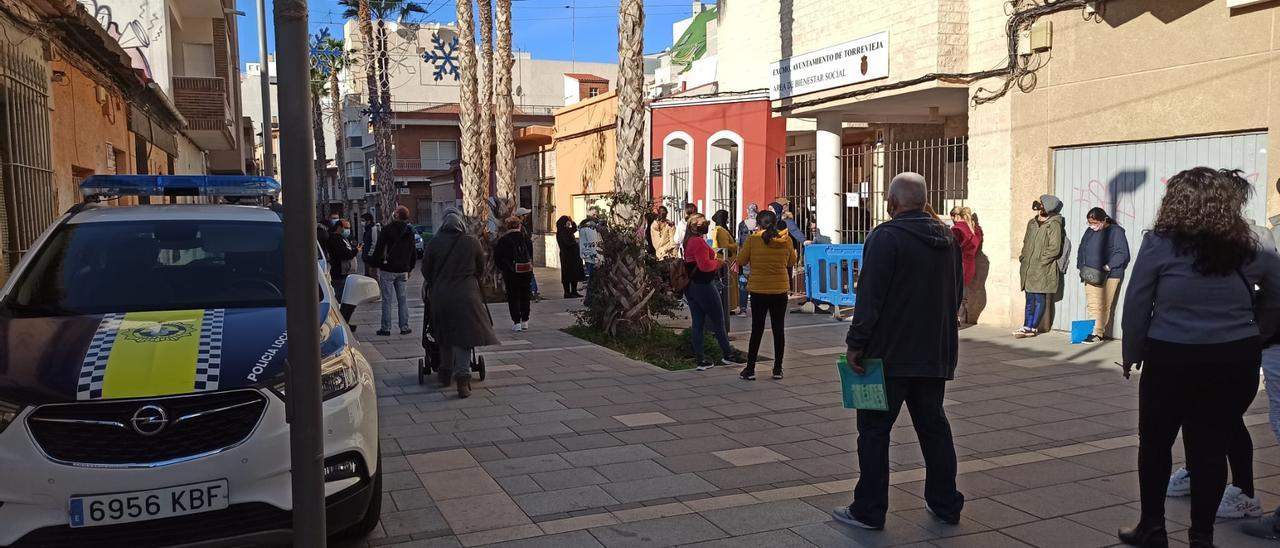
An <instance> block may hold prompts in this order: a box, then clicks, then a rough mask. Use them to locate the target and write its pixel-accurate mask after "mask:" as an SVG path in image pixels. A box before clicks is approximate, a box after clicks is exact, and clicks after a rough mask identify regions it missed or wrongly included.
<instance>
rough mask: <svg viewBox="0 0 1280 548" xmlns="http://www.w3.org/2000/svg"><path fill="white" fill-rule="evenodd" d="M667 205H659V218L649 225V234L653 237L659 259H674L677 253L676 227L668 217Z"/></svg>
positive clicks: (654, 248)
mask: <svg viewBox="0 0 1280 548" xmlns="http://www.w3.org/2000/svg"><path fill="white" fill-rule="evenodd" d="M668 215H669V212H668V211H667V207H666V206H658V218H657V219H655V220H654V221H653V226H651V227H649V236H650V238H652V239H653V251H654V253H655V254H656V255H657V257H658V260H659V261H661V260H664V259H673V258H675V257H676V256H677V255H676V227H675V225H673V224H671V220H670V219H668V218H667V216H668Z"/></svg>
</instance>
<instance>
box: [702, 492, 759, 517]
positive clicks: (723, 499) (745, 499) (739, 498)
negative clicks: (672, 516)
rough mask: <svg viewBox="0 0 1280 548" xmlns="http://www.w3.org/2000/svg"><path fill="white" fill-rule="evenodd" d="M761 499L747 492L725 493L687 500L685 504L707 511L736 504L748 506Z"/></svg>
mask: <svg viewBox="0 0 1280 548" xmlns="http://www.w3.org/2000/svg"><path fill="white" fill-rule="evenodd" d="M759 502H760V499H757V498H756V497H754V496H752V495H750V494H747V493H740V494H737V495H724V496H719V497H711V498H705V499H698V500H690V501H685V503H684V504H685V506H688V507H689V508H691V509H693V511H694V512H699V513H702V512H706V511H709V510H718V509H720V508H732V507H735V506H747V505H751V504H758V503H759Z"/></svg>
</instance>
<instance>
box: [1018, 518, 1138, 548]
mask: <svg viewBox="0 0 1280 548" xmlns="http://www.w3.org/2000/svg"><path fill="white" fill-rule="evenodd" d="M1001 532H1002V533H1004V534H1006V535H1009V536H1011V537H1014V538H1016V539H1018V540H1020V541H1022V542H1025V543H1028V544H1030V545H1032V546H1036V547H1038V548H1093V547H1100V546H1112V545H1114V544H1117V542H1116V537H1115V535H1114V534H1111V535H1108V534H1104V533H1101V532H1098V531H1095V530H1093V529H1090V528H1088V527H1085V526H1083V525H1080V524H1078V523H1075V522H1073V521H1070V520H1067V519H1064V518H1057V519H1051V520H1046V521H1036V522H1032V523H1028V524H1025V525H1019V526H1017V527H1011V528H1008V529H1004V530H1002V531H1001Z"/></svg>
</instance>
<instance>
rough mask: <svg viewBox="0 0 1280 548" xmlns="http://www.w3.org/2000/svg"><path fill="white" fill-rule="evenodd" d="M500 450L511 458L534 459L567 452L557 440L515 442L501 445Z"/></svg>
mask: <svg viewBox="0 0 1280 548" xmlns="http://www.w3.org/2000/svg"><path fill="white" fill-rule="evenodd" d="M498 449H501V450H502V452H503V453H505V454H506V455H507V456H508V457H511V458H519V457H532V456H536V455H548V454H551V453H560V452H562V451H564V450H565V448H564V446H563V445H560V444H559V443H557V442H556V441H555V440H551V439H546V440H537V441H523V442H514V443H499V444H498Z"/></svg>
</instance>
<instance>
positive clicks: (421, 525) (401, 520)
mask: <svg viewBox="0 0 1280 548" xmlns="http://www.w3.org/2000/svg"><path fill="white" fill-rule="evenodd" d="M382 529H383V530H384V531H386V533H387V536H388V537H395V536H400V535H411V534H414V533H428V532H438V531H447V530H448V529H449V524H448V523H446V522H445V517H444V516H443V515H442V514H441V512H440V510H438V509H436V508H419V509H417V510H405V511H403V512H391V513H384V514H382Z"/></svg>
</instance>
